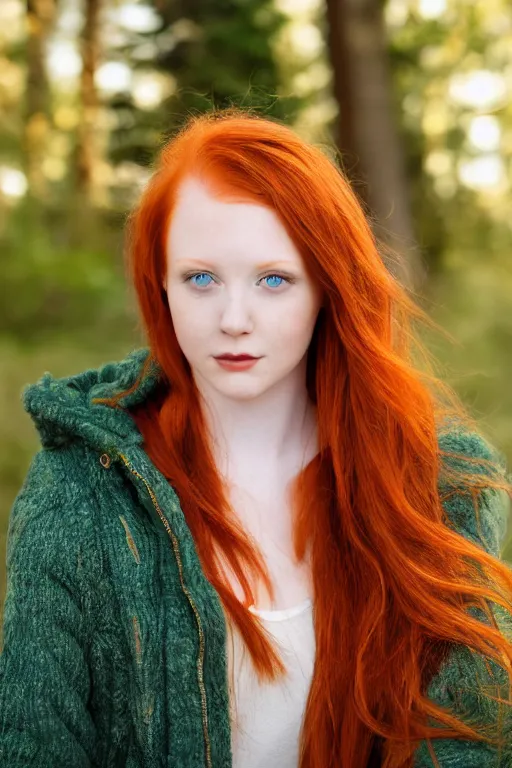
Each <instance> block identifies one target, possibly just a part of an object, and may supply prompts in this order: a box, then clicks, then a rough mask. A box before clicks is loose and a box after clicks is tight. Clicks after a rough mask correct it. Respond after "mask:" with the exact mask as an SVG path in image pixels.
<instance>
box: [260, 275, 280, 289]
mask: <svg viewBox="0 0 512 768" xmlns="http://www.w3.org/2000/svg"><path fill="white" fill-rule="evenodd" d="M275 278H277V279H278V280H281V283H279V284H278V285H276V284H275V283H274V285H270V286H269V288H279V286H280V285H282V281H283V280H284V279H285V278H284V277H281V275H267V276H266V277H264V278H263V279H264V280H273V279H275Z"/></svg>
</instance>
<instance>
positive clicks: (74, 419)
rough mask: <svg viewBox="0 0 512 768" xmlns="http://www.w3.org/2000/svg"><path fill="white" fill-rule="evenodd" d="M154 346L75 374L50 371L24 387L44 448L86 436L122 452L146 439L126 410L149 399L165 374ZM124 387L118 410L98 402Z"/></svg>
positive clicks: (102, 448) (24, 397) (97, 445)
mask: <svg viewBox="0 0 512 768" xmlns="http://www.w3.org/2000/svg"><path fill="white" fill-rule="evenodd" d="M148 358H150V352H149V349H147V348H144V349H138V350H135V351H133V352H131V353H130V354H129V355H128V356H127V357H126V358H125V359H124V360H121V361H120V362H111V363H106V364H105V365H103V366H102V367H101V368H98V369H91V370H87V371H84V372H83V373H79V374H77V375H75V376H68V377H65V378H60V379H56V378H54V377H53V376H52V375H51V374H50V373H45V374H44V375H43V376H42V378H41V379H39V381H38V382H37V383H35V384H31V385H29V386H27V387H25V389H24V390H23V393H22V401H23V405H24V408H25V410H26V411H27V412H28V413H29V414H30V416H31V417H32V419H33V421H34V423H35V425H36V427H37V430H38V432H39V435H40V438H41V444H42V445H43V446H44V447H45V448H57V447H59V446H63V445H66V444H69V443H71V442H73V441H75V440H83V441H85V442H86V443H87V444H88V445H89V446H91V447H92V448H95V449H98V450H100V451H109V450H110V451H111V450H114V451H115V450H119V449H121V448H123V447H126V446H129V445H134V444H137V443H142V435H141V433H140V432H139V430H138V429H137V426H136V424H135V422H134V420H133V419H132V417H131V416H130V414H129V413H128V412H127V411H126V410H124V409H125V408H130V407H132V406H134V405H136V404H138V403H140V402H142V401H143V400H145V399H146V398H147V397H148V396H149V395H150V393H151V392H152V391H153V389H154V388H155V387H156V385H157V383H158V382H159V381H160V378H161V369H160V367H159V366H158V363H157V362H156V361H155V360H154V359H150V360H148ZM146 360H148V362H149V363H150V365H149V367H148V371H147V372H146V374H145V375H144V378H142V379H141V381H140V382H139V383H138V384H137V386H136V387H135V388H133V389H131V388H132V387H133V386H134V384H136V382H137V380H138V378H139V376H140V374H141V372H142V369H143V367H144V363H145V362H146ZM125 390H129V391H128V393H127V394H126V395H125V396H124V397H122V398H121V399H120V400H119V405H120V406H121V407H119V408H112V407H111V406H109V405H105V404H102V403H96V402H94V401H95V400H96V399H97V398H111V397H113V396H114V395H118V394H119V393H121V392H124V391H125Z"/></svg>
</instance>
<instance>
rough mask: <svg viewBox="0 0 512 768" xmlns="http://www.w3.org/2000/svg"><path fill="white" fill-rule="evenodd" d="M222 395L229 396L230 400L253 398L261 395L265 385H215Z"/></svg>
mask: <svg viewBox="0 0 512 768" xmlns="http://www.w3.org/2000/svg"><path fill="white" fill-rule="evenodd" d="M215 388H216V389H217V391H218V392H220V393H221V394H222V395H223V396H224V397H229V398H231V399H232V400H254V399H255V398H256V397H259V396H260V395H262V394H263V393H264V392H265V390H266V387H256V386H254V385H252V386H247V384H246V386H244V385H243V384H242V383H240V384H239V385H236V384H235V385H234V386H232V387H226V386H224V387H222V386H217V387H215Z"/></svg>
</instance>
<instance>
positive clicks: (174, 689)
mask: <svg viewBox="0 0 512 768" xmlns="http://www.w3.org/2000/svg"><path fill="white" fill-rule="evenodd" d="M129 231H130V240H129V243H130V256H131V267H132V274H133V280H134V285H135V288H136V291H137V295H138V300H139V303H140V308H141V314H142V318H143V321H144V325H145V329H146V332H147V339H148V345H149V348H148V349H143V350H139V351H136V352H134V353H132V354H131V355H129V356H128V358H127V359H125V360H124V361H122V362H120V363H113V364H108V365H105V366H104V367H102V368H101V369H100V370H99V371H86V372H85V373H83V374H81V375H78V376H72V377H70V378H68V379H61V380H55V379H53V378H52V377H51V376H50V375H49V374H47V375H45V376H44V377H43V379H42V380H41V381H40V382H39V383H38V384H36V385H33V386H31V387H29V388H28V389H27V390H26V391H25V394H24V403H25V407H26V409H27V410H28V412H29V413H30V414H31V415H32V417H33V419H34V421H35V423H36V425H37V427H38V429H39V432H40V435H41V442H42V449H41V450H40V451H39V453H38V454H37V455H36V457H35V458H34V461H33V464H32V466H31V468H30V471H29V473H28V476H27V478H26V481H25V483H24V486H23V488H22V489H21V491H20V493H19V495H18V498H17V500H16V502H15V505H14V508H13V510H12V513H11V518H10V525H9V534H8V536H9V538H8V549H7V569H8V584H7V594H6V603H5V618H4V649H3V653H2V655H1V656H0V765H1V766H8V767H9V768H21V766H24V767H25V766H34V767H35V766H41V768H43V766H44V768H57V766H59V767H60V766H62V768H64V766H65V767H66V768H69V766H73V767H74V768H81V767H83V768H92V766H101V767H102V768H103V767H104V768H107V766H108V767H109V768H110V767H111V766H127V768H153V767H155V768H156V766H158V767H163V766H165V767H166V768H231V766H235V768H257V767H258V768H261V766H265V768H292V767H293V768H296V767H297V766H300V768H340V767H341V768H368V767H369V766H373V767H375V766H382V767H383V768H409V767H414V768H430V767H431V766H441V768H476V766H478V768H491V767H492V768H498V766H501V768H506V766H508V768H510V766H511V765H512V726H511V722H512V716H511V712H512V710H511V704H512V697H511V695H510V688H509V685H510V682H511V677H512V676H511V662H512V621H511V617H512V572H511V570H510V568H509V567H508V566H507V565H506V564H505V563H504V562H503V561H501V559H500V547H501V544H502V541H503V537H504V533H505V523H506V507H505V504H504V502H505V501H506V500H507V493H504V492H507V491H508V492H510V484H509V483H508V479H507V475H506V468H505V466H504V465H503V461H502V459H501V457H500V456H499V455H497V454H496V452H495V451H494V450H493V449H492V448H491V447H490V446H489V445H488V444H487V443H486V442H485V440H484V439H483V438H482V437H481V436H480V435H479V433H478V430H477V428H476V426H475V425H474V424H473V423H472V422H471V420H470V418H469V417H468V416H467V415H466V414H465V413H464V411H463V409H462V407H461V406H460V404H458V402H457V400H456V399H455V397H454V396H453V395H452V394H451V392H450V390H449V389H448V388H447V387H446V386H444V385H442V384H441V383H440V382H439V381H438V380H437V379H436V377H435V376H434V375H433V374H432V372H431V369H430V367H429V366H428V365H425V366H422V367H421V368H419V367H417V365H415V364H414V362H413V361H414V360H415V359H417V357H416V356H417V352H418V350H420V351H421V347H420V346H416V345H413V339H414V336H413V334H412V332H411V329H412V321H414V320H418V319H421V318H422V313H421V312H420V310H419V309H418V308H417V307H416V306H415V305H414V303H413V302H412V301H411V300H410V298H408V296H407V295H406V293H405V292H404V290H403V289H402V288H401V287H400V286H399V285H398V284H397V282H396V281H395V280H394V279H393V278H392V277H391V275H390V274H389V272H388V271H387V270H386V268H385V266H384V264H383V262H382V260H381V258H380V256H379V252H378V250H377V247H376V244H375V242H374V239H373V237H372V234H371V231H370V228H369V226H368V223H367V221H366V219H365V216H364V214H363V212H362V210H361V208H360V206H359V204H358V203H357V201H356V198H355V196H354V194H353V193H352V191H351V189H350V187H349V185H348V184H347V182H346V180H345V179H344V178H343V176H342V174H341V173H340V171H339V170H338V169H337V168H336V167H335V165H333V164H332V163H331V162H330V161H329V160H328V159H327V157H326V156H324V154H322V152H321V151H319V150H318V149H316V148H315V147H313V146H309V145H307V144H306V143H304V142H303V141H302V140H301V139H300V138H299V137H298V136H296V135H295V133H294V132H293V131H292V130H291V129H289V128H287V127H285V126H283V125H280V124H278V123H276V122H273V121H270V120H267V119H263V118H260V117H255V116H253V115H250V114H245V113H243V112H239V111H236V110H230V111H227V112H221V113H212V114H208V115H204V116H201V117H197V118H194V119H192V120H190V121H189V123H188V124H187V125H186V126H185V127H184V129H183V130H182V131H181V132H180V133H179V135H177V136H176V137H175V138H174V139H173V140H172V141H171V142H170V143H169V144H168V145H167V146H166V147H165V148H164V150H163V151H162V153H161V157H160V160H159V163H158V166H157V168H156V171H155V173H154V175H153V177H152V179H151V181H150V183H149V185H148V187H147V189H146V190H145V192H144V194H143V196H142V199H141V201H140V204H139V205H138V207H137V209H136V210H135V211H134V213H133V216H132V219H131V222H130V230H129Z"/></svg>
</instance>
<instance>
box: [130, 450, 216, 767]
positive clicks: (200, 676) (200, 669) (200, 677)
mask: <svg viewBox="0 0 512 768" xmlns="http://www.w3.org/2000/svg"><path fill="white" fill-rule="evenodd" d="M119 456H120V458H121V459H122V461H123V463H124V464H125V465H126V467H127V468H128V469H129V471H130V472H131V474H132V475H135V477H137V478H138V479H139V480H141V481H142V482H143V483H144V486H145V487H146V490H147V492H148V494H149V496H150V498H151V501H152V502H153V506H154V507H155V509H156V511H157V512H158V516H159V517H160V520H161V521H162V523H163V524H164V527H165V530H166V531H167V533H168V535H169V537H170V539H171V542H172V548H173V551H174V556H175V558H176V563H177V565H178V572H179V577H180V585H181V589H182V591H183V593H184V594H185V595H186V597H187V600H188V602H189V603H190V607H191V608H192V611H193V612H194V616H195V618H196V623H197V631H198V635H199V656H198V658H197V682H198V685H199V692H200V694H201V711H202V718H203V736H204V742H205V750H206V766H207V768H212V751H211V744H210V736H209V733H208V708H207V704H206V687H205V684H204V647H205V643H204V630H203V625H202V622H201V616H200V615H199V611H198V610H197V605H196V604H195V602H194V599H193V597H192V595H191V594H190V592H189V589H188V587H187V585H186V584H185V580H184V578H183V563H182V560H181V552H180V547H179V543H178V539H177V538H176V535H175V533H174V531H173V530H172V528H171V526H170V525H169V521H168V520H167V518H166V517H165V515H164V513H163V512H162V510H161V509H160V505H159V504H158V500H157V498H156V495H155V492H154V491H153V489H152V488H151V486H150V484H149V483H148V481H147V480H146V478H145V477H143V476H142V475H141V474H140V473H139V472H137V470H136V469H135V468H134V467H132V465H131V464H130V462H129V461H128V459H127V458H126V456H124V455H123V454H122V453H120V454H119Z"/></svg>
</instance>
